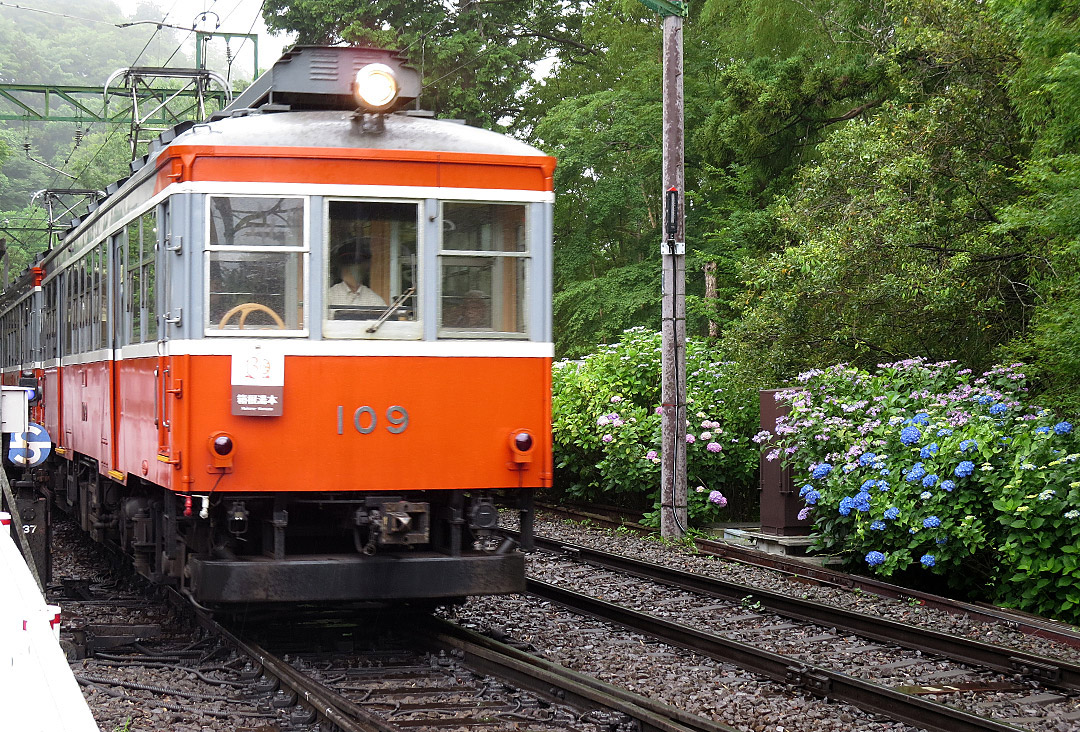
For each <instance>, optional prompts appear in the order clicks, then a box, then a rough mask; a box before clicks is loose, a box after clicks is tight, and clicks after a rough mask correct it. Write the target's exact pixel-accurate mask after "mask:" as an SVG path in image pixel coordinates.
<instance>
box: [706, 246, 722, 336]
mask: <svg viewBox="0 0 1080 732" xmlns="http://www.w3.org/2000/svg"><path fill="white" fill-rule="evenodd" d="M716 300H717V298H716V262H706V263H705V307H706V308H707V309H708V313H709V338H719V337H720V323H718V322H716V318H714V317H713V316H714V315H715V313H716V304H717V303H716Z"/></svg>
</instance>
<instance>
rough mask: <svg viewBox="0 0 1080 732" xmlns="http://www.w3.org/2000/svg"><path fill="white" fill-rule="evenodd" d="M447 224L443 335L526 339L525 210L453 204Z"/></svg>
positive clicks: (441, 303)
mask: <svg viewBox="0 0 1080 732" xmlns="http://www.w3.org/2000/svg"><path fill="white" fill-rule="evenodd" d="M442 222H443V227H442V248H441V251H440V253H439V254H440V257H439V258H440V261H441V270H442V281H441V290H440V301H439V311H440V315H439V317H440V320H439V333H440V335H442V336H444V337H450V338H461V337H482V336H483V335H485V334H488V333H491V334H499V335H500V336H506V335H507V334H519V335H525V332H526V327H525V325H526V313H525V304H526V294H527V292H528V264H529V251H528V238H527V236H526V231H527V227H526V210H525V206H524V205H521V204H502V203H454V202H450V201H447V202H445V203H444V204H443V215H442Z"/></svg>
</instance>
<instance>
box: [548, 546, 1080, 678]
mask: <svg viewBox="0 0 1080 732" xmlns="http://www.w3.org/2000/svg"><path fill="white" fill-rule="evenodd" d="M535 541H536V546H537V547H538V548H541V549H544V550H546V551H550V552H556V553H559V552H561V553H563V554H567V555H569V556H572V557H573V558H574V559H577V560H580V561H583V562H586V563H588V564H592V565H595V566H598V567H603V568H606V569H611V570H614V571H617V572H621V573H624V574H629V575H633V576H635V577H641V578H643V579H647V580H650V581H653V582H659V583H662V584H665V585H669V586H672V587H678V588H680V589H683V590H686V591H688V592H694V593H699V594H704V595H708V596H710V597H716V598H721V599H727V600H736V601H741V600H742V599H743V598H745V597H747V596H748V595H752V596H753V597H754V599H755V600H757V601H759V602H761V604H762V606H763V607H765V608H767V609H769V610H770V611H772V612H775V613H777V614H778V615H783V616H785V617H789V618H795V619H797V620H802V621H805V622H809V623H818V624H824V625H828V626H836V627H838V628H843V629H845V630H849V631H851V632H852V633H854V634H855V635H859V636H862V637H864V638H870V639H872V640H876V641H882V642H886V643H893V644H896V645H898V646H901V647H903V648H909V649H911V650H915V651H921V652H923V653H928V654H933V655H940V656H944V657H946V658H950V659H952V660H954V661H958V662H960V663H966V664H970V665H973V666H980V667H985V668H990V669H993V670H995V671H998V672H1001V673H1006V674H1022V675H1025V676H1028V677H1030V678H1032V679H1035V680H1037V681H1039V682H1040V683H1042V684H1045V685H1047V686H1053V687H1057V688H1061V689H1070V690H1074V691H1080V664H1075V663H1069V662H1068V661H1063V660H1059V659H1056V658H1047V657H1044V656H1039V655H1036V654H1034V653H1027V652H1025V651H1020V650H1016V649H1013V648H1007V647H1004V646H998V645H993V644H991V643H983V642H981V641H975V640H971V639H969V638H964V637H961V636H955V635H950V634H949V633H942V632H941V631H937V630H932V629H929V628H923V627H912V626H911V625H907V624H905V623H900V622H897V621H895V620H889V619H887V618H882V617H878V616H874V615H867V614H865V613H859V612H854V611H852V610H847V609H844V608H839V607H834V606H832V605H824V604H821V603H818V602H813V601H811V600H804V599H802V598H798V597H792V596H790V595H785V594H783V593H780V592H774V591H772V590H766V589H761V588H757V587H752V586H750V585H744V584H739V583H737V582H730V581H727V580H722V579H718V578H715V577H709V576H707V575H701V574H695V573H693V572H686V571H683V570H679V569H674V568H671V567H665V566H663V565H659V564H652V563H650V562H643V561H641V560H639V559H633V558H631V557H625V556H622V555H619V554H612V553H610V552H602V551H599V550H596V549H592V548H589V547H584V546H578V545H575V544H568V543H566V542H559V541H554V540H551V539H545V538H541V537H536V539H535Z"/></svg>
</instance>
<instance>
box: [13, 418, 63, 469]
mask: <svg viewBox="0 0 1080 732" xmlns="http://www.w3.org/2000/svg"><path fill="white" fill-rule="evenodd" d="M51 452H52V439H51V438H50V437H49V433H48V432H46V431H45V428H44V427H42V426H41V425H39V424H34V423H33V422H31V423H30V424H29V425H28V427H27V429H26V432H13V433H12V434H11V445H10V449H9V450H8V460H10V461H11V462H12V463H14V464H15V465H19V466H21V467H24V468H34V467H37V466H38V465H41V464H42V463H43V462H45V459H46V458H48V457H49V453H51Z"/></svg>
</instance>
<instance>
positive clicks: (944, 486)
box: [941, 480, 956, 493]
mask: <svg viewBox="0 0 1080 732" xmlns="http://www.w3.org/2000/svg"><path fill="white" fill-rule="evenodd" d="M955 487H956V483H954V482H953V481H951V480H943V481H941V490H943V491H948V492H949V493H952V490H953V488H955Z"/></svg>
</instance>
